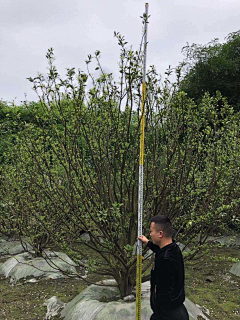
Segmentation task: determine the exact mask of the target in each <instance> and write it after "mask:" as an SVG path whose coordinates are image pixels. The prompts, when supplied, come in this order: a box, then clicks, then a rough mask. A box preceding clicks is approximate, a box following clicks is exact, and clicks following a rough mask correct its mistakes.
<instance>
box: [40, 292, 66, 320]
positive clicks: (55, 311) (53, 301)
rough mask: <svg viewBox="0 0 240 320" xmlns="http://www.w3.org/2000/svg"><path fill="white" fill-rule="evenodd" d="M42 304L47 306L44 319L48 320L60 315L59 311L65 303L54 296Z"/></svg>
mask: <svg viewBox="0 0 240 320" xmlns="http://www.w3.org/2000/svg"><path fill="white" fill-rule="evenodd" d="M43 305H44V306H46V307H47V314H46V317H45V318H44V320H49V319H52V318H53V317H55V316H58V315H60V312H61V310H62V309H63V308H64V307H65V305H66V303H64V302H62V301H61V300H59V299H58V298H57V297H55V296H54V297H51V298H50V299H48V300H46V301H45V302H44V304H43Z"/></svg>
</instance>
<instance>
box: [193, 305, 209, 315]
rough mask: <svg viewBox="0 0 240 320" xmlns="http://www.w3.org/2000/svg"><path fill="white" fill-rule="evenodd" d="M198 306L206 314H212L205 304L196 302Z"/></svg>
mask: <svg viewBox="0 0 240 320" xmlns="http://www.w3.org/2000/svg"><path fill="white" fill-rule="evenodd" d="M196 306H197V307H198V308H199V309H200V310H202V311H203V312H204V313H205V314H207V315H208V316H209V315H210V311H209V310H208V309H207V308H205V307H203V306H199V305H198V304H196Z"/></svg>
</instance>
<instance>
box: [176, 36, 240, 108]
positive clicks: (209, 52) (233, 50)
mask: <svg viewBox="0 0 240 320" xmlns="http://www.w3.org/2000/svg"><path fill="white" fill-rule="evenodd" d="M183 53H184V55H185V57H186V58H185V60H184V64H185V67H186V69H185V74H184V77H183V79H182V82H181V90H183V91H185V92H186V93H187V94H188V96H189V97H191V98H193V99H194V100H195V101H197V102H199V101H201V99H202V97H203V95H204V93H205V92H209V93H210V95H215V94H216V91H217V90H219V91H220V92H221V94H222V95H223V96H224V97H227V99H228V102H229V103H230V105H232V106H233V107H234V109H235V110H239V106H240V94H239V92H240V76H239V70H240V58H239V53H240V31H237V32H232V33H230V34H229V35H228V36H227V37H226V42H225V43H222V44H220V43H219V41H218V39H214V40H213V41H211V42H209V43H208V44H206V45H198V44H192V45H189V44H188V45H187V46H185V47H184V48H183Z"/></svg>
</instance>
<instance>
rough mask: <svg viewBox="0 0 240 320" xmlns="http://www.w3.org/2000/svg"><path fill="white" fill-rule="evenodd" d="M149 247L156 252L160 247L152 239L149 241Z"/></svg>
mask: <svg viewBox="0 0 240 320" xmlns="http://www.w3.org/2000/svg"><path fill="white" fill-rule="evenodd" d="M147 247H148V248H149V249H151V250H152V251H153V252H154V253H156V252H157V251H158V250H159V249H160V248H159V246H158V245H156V244H153V243H152V241H150V240H149V241H148V243H147Z"/></svg>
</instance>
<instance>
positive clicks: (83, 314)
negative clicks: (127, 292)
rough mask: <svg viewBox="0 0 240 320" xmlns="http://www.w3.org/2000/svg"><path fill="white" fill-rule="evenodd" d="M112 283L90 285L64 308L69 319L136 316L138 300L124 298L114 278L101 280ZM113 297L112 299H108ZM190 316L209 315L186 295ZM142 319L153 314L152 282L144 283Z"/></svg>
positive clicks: (111, 319) (106, 319)
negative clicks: (126, 300) (151, 304)
mask: <svg viewBox="0 0 240 320" xmlns="http://www.w3.org/2000/svg"><path fill="white" fill-rule="evenodd" d="M101 283H102V284H106V285H108V286H99V285H90V286H89V287H88V288H86V289H85V290H84V291H82V292H81V293H80V294H79V295H77V296H76V297H75V298H74V299H73V300H72V301H70V302H69V303H68V304H67V305H66V307H65V308H64V309H63V311H62V312H61V316H62V317H63V318H64V319H65V320H79V319H81V320H93V319H94V320H132V319H135V317H136V301H132V302H124V301H123V300H122V299H120V293H119V290H118V288H117V287H111V286H109V285H111V284H112V285H116V282H115V281H114V280H105V281H103V282H101ZM107 301H110V302H107ZM185 306H186V308H187V309H188V313H189V316H190V320H195V319H196V320H197V316H202V317H203V319H208V318H207V317H206V316H205V315H204V314H203V313H202V311H201V310H200V309H199V308H198V307H197V306H196V305H195V304H194V303H192V302H191V301H190V300H188V299H186V301H185ZM141 310H142V312H141V319H142V320H149V319H150V316H151V314H152V310H151V308H150V282H149V281H148V282H145V283H143V284H142V302H141Z"/></svg>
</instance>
